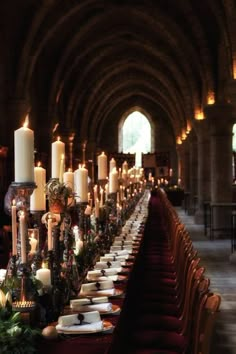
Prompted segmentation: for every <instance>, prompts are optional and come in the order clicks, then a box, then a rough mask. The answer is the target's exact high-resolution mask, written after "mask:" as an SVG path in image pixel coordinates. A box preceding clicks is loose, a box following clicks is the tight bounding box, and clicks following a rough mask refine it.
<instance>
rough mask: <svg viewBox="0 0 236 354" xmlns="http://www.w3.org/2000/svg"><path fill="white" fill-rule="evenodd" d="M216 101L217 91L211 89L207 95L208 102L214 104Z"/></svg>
mask: <svg viewBox="0 0 236 354" xmlns="http://www.w3.org/2000/svg"><path fill="white" fill-rule="evenodd" d="M214 103H215V93H214V92H213V91H210V92H209V93H208V96H207V104H214Z"/></svg>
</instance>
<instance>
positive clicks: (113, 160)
mask: <svg viewBox="0 0 236 354" xmlns="http://www.w3.org/2000/svg"><path fill="white" fill-rule="evenodd" d="M109 167H110V168H109V172H111V171H112V170H113V168H115V167H116V160H115V159H114V158H113V157H112V159H111V160H110V163H109Z"/></svg>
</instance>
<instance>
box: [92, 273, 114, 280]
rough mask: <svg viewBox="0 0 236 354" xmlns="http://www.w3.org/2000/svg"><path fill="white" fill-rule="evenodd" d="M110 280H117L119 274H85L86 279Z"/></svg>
mask: <svg viewBox="0 0 236 354" xmlns="http://www.w3.org/2000/svg"><path fill="white" fill-rule="evenodd" d="M108 279H109V280H112V281H118V280H119V275H118V274H115V275H104V276H103V275H101V276H96V275H95V276H93V275H87V280H88V281H104V280H108Z"/></svg>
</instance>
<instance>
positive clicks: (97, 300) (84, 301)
mask: <svg viewBox="0 0 236 354" xmlns="http://www.w3.org/2000/svg"><path fill="white" fill-rule="evenodd" d="M106 302H108V297H107V296H99V297H91V298H87V297H84V298H81V299H72V300H70V307H71V308H72V307H73V306H83V305H93V304H101V303H106Z"/></svg>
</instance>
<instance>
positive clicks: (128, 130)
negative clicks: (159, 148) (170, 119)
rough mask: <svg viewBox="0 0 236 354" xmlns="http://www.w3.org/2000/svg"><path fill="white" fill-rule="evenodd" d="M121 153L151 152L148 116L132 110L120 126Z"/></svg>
mask: <svg viewBox="0 0 236 354" xmlns="http://www.w3.org/2000/svg"><path fill="white" fill-rule="evenodd" d="M121 134H122V139H121V141H122V151H123V153H125V154H126V153H131V154H133V153H135V152H142V153H144V154H146V153H148V152H151V125H150V122H149V120H148V118H147V117H146V116H145V115H144V114H142V113H141V112H139V111H133V112H132V113H131V114H129V115H128V116H127V117H126V119H125V120H124V122H123V126H122V128H121Z"/></svg>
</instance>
